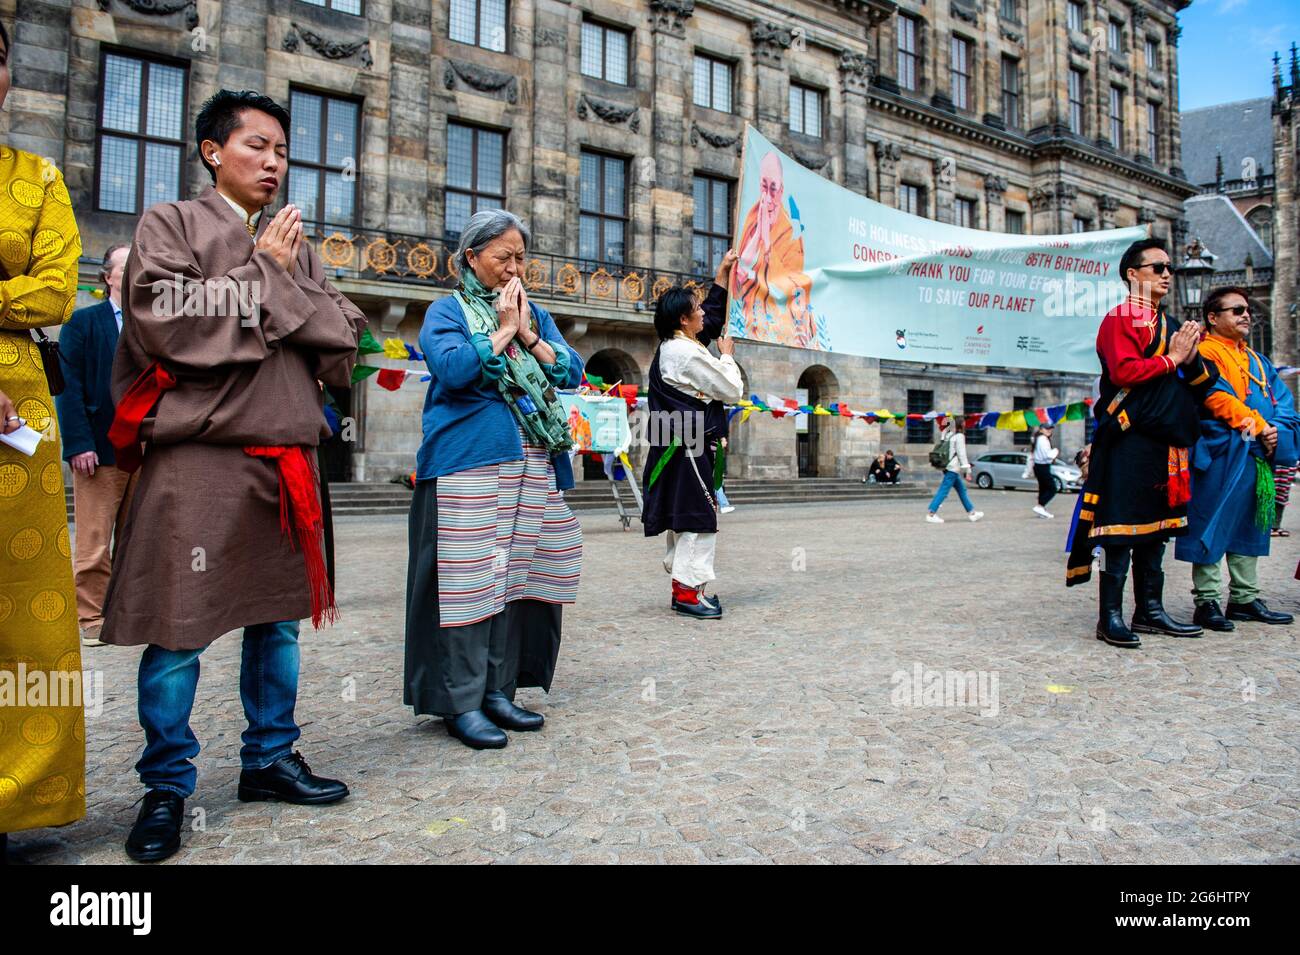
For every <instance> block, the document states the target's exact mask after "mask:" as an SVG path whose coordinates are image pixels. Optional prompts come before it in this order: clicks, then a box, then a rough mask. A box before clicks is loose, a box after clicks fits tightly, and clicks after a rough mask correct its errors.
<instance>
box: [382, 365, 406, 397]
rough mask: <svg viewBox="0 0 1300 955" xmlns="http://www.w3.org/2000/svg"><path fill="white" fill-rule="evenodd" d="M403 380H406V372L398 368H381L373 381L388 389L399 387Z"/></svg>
mask: <svg viewBox="0 0 1300 955" xmlns="http://www.w3.org/2000/svg"><path fill="white" fill-rule="evenodd" d="M404 381H406V372H405V371H403V370H402V369H400V368H381V369H380V370H379V374H378V375H377V376H376V377H375V383H376V384H378V385H379V387H380V388H387V389H388V390H389V391H396V390H397V389H398V388H401V387H402V382H404Z"/></svg>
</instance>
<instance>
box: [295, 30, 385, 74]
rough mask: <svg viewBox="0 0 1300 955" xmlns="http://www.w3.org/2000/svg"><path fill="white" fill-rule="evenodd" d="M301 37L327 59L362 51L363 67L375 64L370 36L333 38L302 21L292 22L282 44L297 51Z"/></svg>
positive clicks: (345, 57)
mask: <svg viewBox="0 0 1300 955" xmlns="http://www.w3.org/2000/svg"><path fill="white" fill-rule="evenodd" d="M299 38H301V39H302V40H303V41H304V42H306V44H307V45H308V46H309V47H311V48H312V49H313V50H315V51H316V52H317V53H319V54H320V55H321V56H323V57H325V59H327V60H346V59H347V58H348V57H351V56H355V55H356V54H357V53H360V54H361V65H362V66H363V67H365V68H366V69H370V67H372V66H374V65H375V59H374V57H372V56H371V55H370V40H369V38H367V39H364V40H353V41H350V42H349V41H346V40H331V39H329V38H328V37H323V36H321V35H320V34H319V33H317V32H316V31H315V30H313V29H312V28H311V27H305V26H303V25H302V24H301V23H290V24H289V32H288V33H286V34H285V35H284V42H283V43H282V44H281V46H282V47H284V49H285V50H287V51H288V52H290V53H297V52H298V40H299Z"/></svg>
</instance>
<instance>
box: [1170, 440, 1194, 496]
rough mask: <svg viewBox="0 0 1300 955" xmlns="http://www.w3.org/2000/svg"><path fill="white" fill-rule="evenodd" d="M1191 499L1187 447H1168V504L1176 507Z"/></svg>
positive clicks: (1190, 473) (1190, 478)
mask: <svg viewBox="0 0 1300 955" xmlns="http://www.w3.org/2000/svg"><path fill="white" fill-rule="evenodd" d="M1191 499H1192V472H1191V470H1190V468H1188V466H1187V448H1170V449H1169V506H1170V507H1178V506H1179V505H1181V504H1186V503H1187V502H1188V501H1190V500H1191Z"/></svg>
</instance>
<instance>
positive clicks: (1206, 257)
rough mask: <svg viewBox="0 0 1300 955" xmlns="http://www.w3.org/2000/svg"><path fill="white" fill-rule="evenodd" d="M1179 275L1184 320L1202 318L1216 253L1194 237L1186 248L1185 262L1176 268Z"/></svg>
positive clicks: (1180, 305)
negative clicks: (1201, 314)
mask: <svg viewBox="0 0 1300 955" xmlns="http://www.w3.org/2000/svg"><path fill="white" fill-rule="evenodd" d="M1174 271H1175V272H1176V273H1177V276H1178V304H1179V311H1180V312H1181V313H1182V314H1181V316H1180V317H1181V318H1182V319H1183V321H1189V320H1191V321H1196V320H1199V318H1200V311H1201V302H1202V301H1204V297H1205V292H1206V289H1207V288H1208V287H1209V284H1210V276H1211V275H1213V274H1214V253H1212V252H1211V251H1210V250H1209V249H1207V248H1206V247H1205V246H1203V245H1202V244H1201V240H1200V239H1199V238H1196V239H1193V240H1192V241H1191V242H1190V243H1189V244H1188V246H1187V248H1186V249H1185V250H1184V257H1183V264H1182V265H1180V266H1179V267H1178V268H1177V269H1175V270H1174Z"/></svg>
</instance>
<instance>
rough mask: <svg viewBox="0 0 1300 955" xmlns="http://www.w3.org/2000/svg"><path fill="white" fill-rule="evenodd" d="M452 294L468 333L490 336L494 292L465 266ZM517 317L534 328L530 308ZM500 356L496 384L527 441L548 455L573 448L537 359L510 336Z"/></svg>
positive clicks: (556, 399) (559, 407) (497, 324)
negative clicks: (502, 369)
mask: <svg viewBox="0 0 1300 955" xmlns="http://www.w3.org/2000/svg"><path fill="white" fill-rule="evenodd" d="M453 294H455V296H456V301H458V302H460V307H461V309H463V310H464V312H465V319H466V321H468V323H469V330H470V332H471V333H472V334H477V333H480V332H481V333H482V334H484V335H487V336H489V337H491V335H492V333H493V332H495V331H496V330H497V329H498V328H500V327H501V323H500V322H499V321H498V320H497V310H496V299H497V293H496V292H491V291H488V289H486V288H484V287H483V283H482V282H480V281H479V280H478V276H476V275H475V274H474V273H473V272H471V271H470V270H469V269H466V270H465V271H464V272H462V273H461V277H460V287H459V288H457V289H456V291H455V293H453ZM521 319H525V320H527V321H528V322H530V323H531V325H530V327H532V328H533V329H534V331H535V330H536V322H533V317H532V312H531V310H529V314H528V315H526V316H521ZM501 357H502V358H504V359H505V363H506V371H505V374H504V375H502V376H501V377H500V378H499V379H497V387H498V388H499V389H500V390H501V397H502V398H504V399H505V402H506V404H507V405H508V406H509V408H510V411H511V413H512V414H513V415H514V416H515V420H516V421H517V422H519V427H521V428H522V429H523V431H524V434H525V435H526V436H527V438H528V440H529V441H530V442H532V443H533V444H538V445H541V446H542V447H544V448H546V450H547V451H548V452H549V453H550V454H559V453H560V452H561V451H567V450H569V448H571V447H573V437H572V435H571V434H570V432H569V422H568V420H567V419H566V418H565V416H564V406H563V405H561V404H560V398H559V396H558V395H557V394H556V393H555V389H554V388H552V387H551V383H550V381H548V380H547V378H546V373H545V372H544V371H542V366H541V365H540V364H538V362H537V359H536V358H534V357H533V355H532V353H531V352H529V351H528V349H526V348H524V347H523V346H522V345H521V344H520V343H519V342H518V341H517V340H516V339H511V341H510V344H509V345H507V346H506V350H505V351H503V352H502V353H501Z"/></svg>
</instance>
